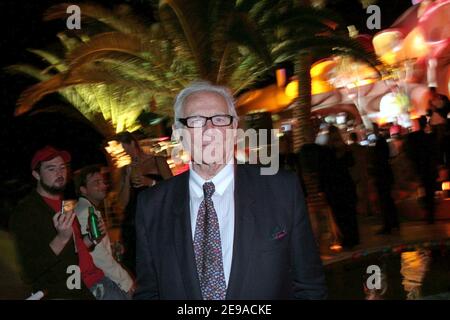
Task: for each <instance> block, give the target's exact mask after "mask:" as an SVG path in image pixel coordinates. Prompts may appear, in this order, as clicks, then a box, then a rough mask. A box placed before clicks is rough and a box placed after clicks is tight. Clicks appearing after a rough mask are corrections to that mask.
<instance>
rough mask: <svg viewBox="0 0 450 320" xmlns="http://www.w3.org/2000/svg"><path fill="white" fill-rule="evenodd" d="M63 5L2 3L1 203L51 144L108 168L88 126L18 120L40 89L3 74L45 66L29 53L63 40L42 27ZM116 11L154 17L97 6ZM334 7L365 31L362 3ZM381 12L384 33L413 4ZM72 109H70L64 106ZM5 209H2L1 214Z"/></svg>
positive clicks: (42, 116) (138, 1)
mask: <svg viewBox="0 0 450 320" xmlns="http://www.w3.org/2000/svg"><path fill="white" fill-rule="evenodd" d="M60 2H63V1H58V0H53V1H50V0H2V1H1V2H0V14H1V20H0V23H1V31H2V32H1V37H0V49H1V66H0V67H1V70H0V98H1V99H0V101H1V112H0V120H1V126H0V132H1V140H0V141H1V157H0V167H1V170H0V191H1V194H2V198H3V199H4V198H5V197H6V198H10V197H13V198H17V197H20V196H22V193H23V192H21V190H23V189H24V187H25V186H27V185H28V186H29V183H30V182H32V179H31V175H30V170H29V163H30V159H31V157H32V155H33V153H34V152H35V151H36V150H37V149H39V148H41V147H43V146H45V145H46V144H52V145H54V146H56V147H58V148H63V149H66V150H68V151H69V152H70V153H71V154H72V158H73V161H72V168H73V169H78V168H80V167H82V166H84V165H86V164H91V163H101V162H105V157H104V154H103V151H102V148H101V144H102V141H103V137H101V136H100V135H99V134H98V133H97V132H96V131H95V130H94V129H93V128H92V127H90V126H89V125H87V124H85V123H83V122H80V121H76V120H73V119H70V118H67V117H64V116H62V115H60V114H56V113H44V112H42V113H39V114H37V115H32V116H30V115H25V116H21V117H14V116H13V112H14V108H15V104H16V100H17V98H18V97H19V94H20V93H21V92H22V91H23V90H24V89H26V88H27V87H28V86H30V85H32V84H34V83H35V81H34V80H33V79H30V78H27V77H26V76H22V75H10V74H6V73H5V72H4V71H3V68H4V67H5V66H8V65H11V64H15V63H24V62H26V63H31V64H37V65H39V64H40V63H42V62H41V61H39V59H38V58H36V57H34V55H33V54H31V53H29V52H27V51H26V49H27V48H48V47H49V46H54V45H55V44H56V43H57V42H58V40H57V38H56V34H57V32H59V31H61V30H63V29H64V28H65V22H64V21H53V22H43V21H42V14H43V12H44V10H45V9H46V8H48V7H49V6H51V5H52V4H55V3H60ZM94 2H97V3H103V4H105V5H107V6H112V5H114V4H116V3H123V2H128V3H131V4H132V5H133V6H135V7H137V8H138V12H140V13H142V14H145V12H148V13H149V14H150V12H151V11H150V6H149V5H148V4H146V1H145V0H129V1H117V0H114V1H112V0H104V1H98V0H97V1H94ZM329 3H330V7H331V8H333V9H335V10H336V9H337V10H338V11H339V12H340V13H341V14H342V15H343V16H344V18H345V19H346V21H348V22H349V24H351V23H354V24H356V25H357V26H359V28H360V30H361V32H364V31H365V30H364V29H365V19H366V17H367V14H365V11H364V10H363V9H362V7H361V5H359V2H358V1H352V0H334V1H329ZM379 4H380V6H381V8H382V27H383V28H384V27H387V26H389V25H390V24H391V23H392V22H393V21H394V20H395V18H397V17H398V16H399V15H400V14H401V13H402V12H403V11H404V10H405V9H406V8H408V7H409V6H410V4H411V2H410V1H408V0H397V1H396V0H389V1H387V0H386V1H384V0H383V1H380V3H379ZM52 105H58V106H61V107H62V108H63V107H64V102H63V101H62V100H61V99H59V98H58V96H57V95H52V96H50V97H48V98H45V99H44V100H42V101H41V102H39V104H38V105H37V109H38V110H42V109H45V107H46V106H52ZM65 107H66V108H67V107H68V106H67V105H66V106H65ZM0 209H1V208H0Z"/></svg>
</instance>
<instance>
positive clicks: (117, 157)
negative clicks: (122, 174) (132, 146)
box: [105, 140, 131, 168]
mask: <svg viewBox="0 0 450 320" xmlns="http://www.w3.org/2000/svg"><path fill="white" fill-rule="evenodd" d="M105 150H106V152H108V154H109V155H110V156H111V158H112V162H113V165H114V166H115V167H116V168H122V167H124V166H126V165H129V164H130V163H131V157H130V156H129V155H128V154H127V153H126V152H125V150H124V149H123V147H122V144H121V143H120V142H118V141H116V140H112V141H108V146H106V147H105Z"/></svg>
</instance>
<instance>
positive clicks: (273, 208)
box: [135, 165, 327, 300]
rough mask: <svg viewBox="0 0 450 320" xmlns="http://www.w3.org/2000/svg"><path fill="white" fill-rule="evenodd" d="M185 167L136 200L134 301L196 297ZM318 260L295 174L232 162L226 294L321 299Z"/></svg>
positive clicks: (198, 293) (323, 294)
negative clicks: (230, 255)
mask: <svg viewBox="0 0 450 320" xmlns="http://www.w3.org/2000/svg"><path fill="white" fill-rule="evenodd" d="M189 210H190V208H189V172H185V173H183V174H181V175H179V176H176V177H174V178H172V179H170V180H167V181H164V182H162V183H160V184H158V185H156V186H155V187H153V188H150V189H148V190H146V191H145V192H142V193H141V194H140V195H139V198H138V208H137V217H136V231H137V291H136V294H135V298H136V299H176V300H178V299H187V300H190V299H202V296H201V291H200V285H199V281H198V275H197V271H196V266H195V257H194V250H193V245H192V232H191V222H190V212H189ZM326 294H327V290H326V286H325V277H324V274H323V268H322V263H321V260H320V256H319V254H318V251H317V247H316V243H315V239H314V236H313V234H312V231H311V226H310V222H309V218H308V214H307V210H306V207H305V201H304V198H303V195H302V192H301V188H300V184H299V182H298V179H297V177H296V176H295V175H294V174H291V173H287V172H279V173H278V174H276V175H273V176H262V175H260V171H259V167H257V166H250V165H238V166H237V168H236V173H235V232H234V243H233V258H232V266H231V274H230V280H229V283H228V288H227V295H226V298H227V299H229V300H236V299H250V300H256V299H290V298H298V299H322V298H325V297H326Z"/></svg>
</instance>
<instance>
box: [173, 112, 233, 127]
mask: <svg viewBox="0 0 450 320" xmlns="http://www.w3.org/2000/svg"><path fill="white" fill-rule="evenodd" d="M208 120H211V123H212V124H213V126H215V127H227V126H229V125H230V124H231V122H232V121H233V116H230V115H228V114H221V115H215V116H212V117H203V116H192V117H187V118H178V121H179V122H181V123H182V124H183V125H185V126H186V127H188V128H203V127H204V126H206V122H207V121H208Z"/></svg>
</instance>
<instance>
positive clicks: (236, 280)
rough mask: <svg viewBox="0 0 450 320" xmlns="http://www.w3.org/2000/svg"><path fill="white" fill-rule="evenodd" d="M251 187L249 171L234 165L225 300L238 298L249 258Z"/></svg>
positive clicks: (252, 197)
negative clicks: (231, 236) (231, 234)
mask: <svg viewBox="0 0 450 320" xmlns="http://www.w3.org/2000/svg"><path fill="white" fill-rule="evenodd" d="M253 189H254V185H252V181H251V178H250V177H249V173H248V172H247V171H246V166H245V165H236V169H235V189H234V199H235V210H234V211H235V223H234V241H233V260H232V264H231V273H230V280H229V283H228V289H227V296H226V299H227V300H236V299H240V297H241V295H240V293H241V290H242V285H243V283H244V279H245V275H246V272H247V269H248V264H249V261H250V259H251V254H252V243H253V237H254V231H255V230H254V228H255V221H254V220H255V215H254V203H255V199H256V198H255V195H254V193H253V191H252V190H253Z"/></svg>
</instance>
